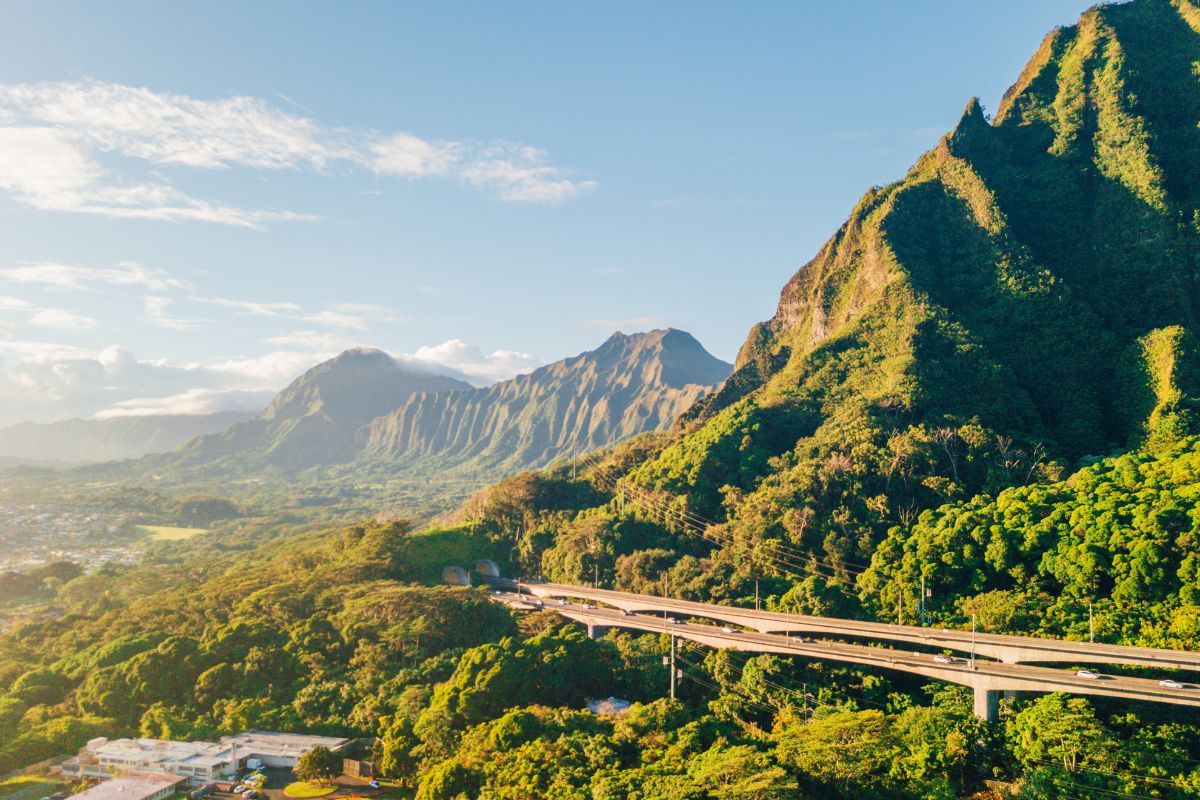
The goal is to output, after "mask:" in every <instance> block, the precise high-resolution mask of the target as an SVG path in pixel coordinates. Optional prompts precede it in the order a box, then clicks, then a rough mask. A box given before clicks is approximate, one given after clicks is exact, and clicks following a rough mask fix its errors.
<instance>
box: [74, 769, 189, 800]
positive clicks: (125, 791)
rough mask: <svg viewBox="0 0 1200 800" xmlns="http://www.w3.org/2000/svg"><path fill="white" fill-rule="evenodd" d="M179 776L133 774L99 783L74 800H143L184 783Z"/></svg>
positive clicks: (150, 773)
mask: <svg viewBox="0 0 1200 800" xmlns="http://www.w3.org/2000/svg"><path fill="white" fill-rule="evenodd" d="M183 781H184V779H183V778H181V777H179V776H178V775H167V774H165V773H160V772H131V773H129V774H128V775H122V776H121V777H119V778H113V779H112V780H107V781H104V782H103V783H98V784H96V785H95V786H93V787H92V788H90V789H87V790H85V791H82V792H80V793H79V794H77V795H75V796H74V798H72V800H142V798H145V797H150V796H151V795H154V794H156V793H157V792H161V791H162V790H164V789H170V788H172V787H174V786H178V785H179V784H181V783H183Z"/></svg>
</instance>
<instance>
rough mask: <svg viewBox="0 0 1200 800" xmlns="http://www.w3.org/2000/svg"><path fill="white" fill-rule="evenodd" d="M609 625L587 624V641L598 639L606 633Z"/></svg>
mask: <svg viewBox="0 0 1200 800" xmlns="http://www.w3.org/2000/svg"><path fill="white" fill-rule="evenodd" d="M611 627H612V626H611V625H597V624H596V623H594V622H589V623H588V624H587V633H588V638H589V639H599V638H600V637H601V636H603V635H604V634H606V633H608V631H609V629H610V628H611Z"/></svg>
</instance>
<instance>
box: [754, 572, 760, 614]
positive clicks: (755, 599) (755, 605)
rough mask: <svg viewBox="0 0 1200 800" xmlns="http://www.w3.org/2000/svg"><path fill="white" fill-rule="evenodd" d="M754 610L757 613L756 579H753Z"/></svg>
mask: <svg viewBox="0 0 1200 800" xmlns="http://www.w3.org/2000/svg"><path fill="white" fill-rule="evenodd" d="M754 610H755V611H758V610H759V608H758V578H755V579H754Z"/></svg>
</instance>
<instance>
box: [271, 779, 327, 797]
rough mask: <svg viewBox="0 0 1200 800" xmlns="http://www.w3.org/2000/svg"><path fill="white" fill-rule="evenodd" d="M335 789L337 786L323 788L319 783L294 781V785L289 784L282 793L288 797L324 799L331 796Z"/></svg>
mask: <svg viewBox="0 0 1200 800" xmlns="http://www.w3.org/2000/svg"><path fill="white" fill-rule="evenodd" d="M337 789H338V787H337V784H334V785H332V786H323V785H321V784H319V783H308V782H307V781H296V782H295V783H289V784H288V785H287V787H286V788H285V789H284V790H283V793H284V794H286V795H287V796H288V797H324V796H325V795H327V794H333V793H334V792H336V791H337Z"/></svg>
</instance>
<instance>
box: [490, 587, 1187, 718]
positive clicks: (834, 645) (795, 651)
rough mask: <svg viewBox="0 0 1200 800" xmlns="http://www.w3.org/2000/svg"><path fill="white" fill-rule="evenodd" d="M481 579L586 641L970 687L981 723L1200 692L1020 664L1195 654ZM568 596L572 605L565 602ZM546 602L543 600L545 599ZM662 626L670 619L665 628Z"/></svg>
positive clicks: (499, 595) (1179, 699) (1180, 663)
mask: <svg viewBox="0 0 1200 800" xmlns="http://www.w3.org/2000/svg"><path fill="white" fill-rule="evenodd" d="M487 580H488V582H489V583H491V584H492V585H493V586H495V587H497V588H496V590H495V592H494V593H493V595H492V598H493V600H495V601H497V602H502V603H505V604H507V605H509V606H512V607H515V608H519V609H524V610H535V609H539V608H544V609H546V610H549V611H553V612H555V613H558V614H560V615H562V616H563V617H566V618H568V619H572V620H574V621H576V622H580V623H582V624H584V625H586V626H587V627H588V632H589V635H593V636H595V635H599V634H600V633H601V632H602V631H603V630H604V629H607V628H623V629H627V630H637V631H643V632H648V633H667V634H670V635H673V636H678V637H680V638H682V639H688V640H690V641H695V642H698V643H701V644H705V645H708V646H710V647H716V648H726V649H730V648H731V649H736V650H742V651H746V652H758V653H777V654H781V655H789V656H801V657H805V658H813V659H820V660H831V661H840V662H846V663H852V664H859V665H862V666H868V667H878V668H883V669H894V670H898V671H900V672H906V673H910V674H914V675H921V676H924V677H928V678H934V679H937V680H944V681H947V682H950V683H957V684H960V685H962V686H968V687H970V688H971V689H972V690H973V691H974V694H975V713H976V715H977V716H979V717H981V718H983V719H987V720H989V721H994V720H995V719H996V716H997V711H998V705H999V698H1000V694H1001V693H1002V692H1016V691H1027V692H1067V693H1071V694H1083V695H1098V696H1105V697H1118V698H1123V699H1127V700H1139V701H1145V702H1158V703H1171V704H1175V705H1186V706H1194V707H1200V686H1197V685H1195V684H1182V685H1181V686H1180V687H1178V688H1176V687H1171V686H1163V685H1162V684H1161V683H1160V682H1159V681H1158V680H1157V679H1148V678H1131V677H1126V676H1112V675H1098V676H1097V677H1093V678H1089V677H1085V676H1082V675H1080V674H1078V673H1076V672H1074V671H1071V670H1064V669H1055V668H1051V667H1042V666H1034V665H1033V664H1031V663H1027V662H1042V663H1049V662H1056V661H1057V662H1069V663H1072V664H1077V663H1107V664H1129V665H1139V666H1157V667H1162V668H1170V669H1193V670H1195V669H1200V657H1198V656H1200V654H1195V653H1190V652H1186V651H1175V650H1159V649H1155V648H1143V647H1124V646H1118V645H1103V644H1091V643H1089V642H1070V641H1059V640H1054V639H1036V638H1026V637H1021V636H1009V635H997V634H991V635H988V634H978V635H977V636H976V638H977V641H976V643H975V650H974V651H972V648H971V643H970V639H971V636H972V634H971V633H970V632H962V631H947V630H943V629H929V628H918V627H915V626H906V625H888V624H885V623H871V622H859V621H856V620H845V619H835V618H828V617H812V616H802V615H790V614H779V613H776V612H767V611H755V610H753V609H743V608H738V607H735V606H720V605H714V604H709V603H692V602H689V601H684V600H673V599H671V598H665V597H655V596H652V595H639V594H632V593H629V592H615V591H611V590H606V589H594V588H590V587H583V586H572V585H568V584H553V583H544V582H532V581H530V582H527V581H520V582H518V581H514V580H509V579H504V578H494V577H493V578H487ZM506 590H507V591H506ZM567 598H570V599H571V600H573V601H575V602H568V600H567ZM545 599H548V600H550V602H549V603H547V602H545ZM593 602H594V603H603V604H604V605H606V606H610V608H604V607H599V606H593V605H591V603H593ZM539 603H540V605H539ZM646 612H649V613H646ZM687 618H699V619H704V620H716V621H719V622H723V623H726V624H727V625H737V626H739V628H748V629H749V630H738V629H733V628H731V629H730V631H731V632H726V631H724V630H722V628H720V627H717V626H716V625H713V624H709V623H697V622H691V621H688V619H687ZM669 619H670V620H675V622H673V623H672V622H668V620H669ZM801 632H803V633H815V634H818V635H822V636H836V637H853V638H867V639H871V640H875V641H880V640H882V641H893V642H905V643H910V644H919V645H922V646H929V647H932V648H935V649H946V650H955V651H959V652H967V653H970V652H974V655H975V656H986V657H989V658H994V659H997V660H995V661H990V660H982V659H978V658H976V657H974V656H973V657H972V658H970V659H964V658H951V659H950V663H941V662H939V661H935V660H934V657H933V655H932V654H930V653H922V652H912V651H905V650H897V649H893V648H888V647H881V646H878V645H871V646H868V645H864V644H854V643H848V642H837V641H829V640H827V639H826V640H822V641H814V640H812V639H809V638H807V637H805V638H801V637H797V636H793V635H789V634H792V633H801Z"/></svg>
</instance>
